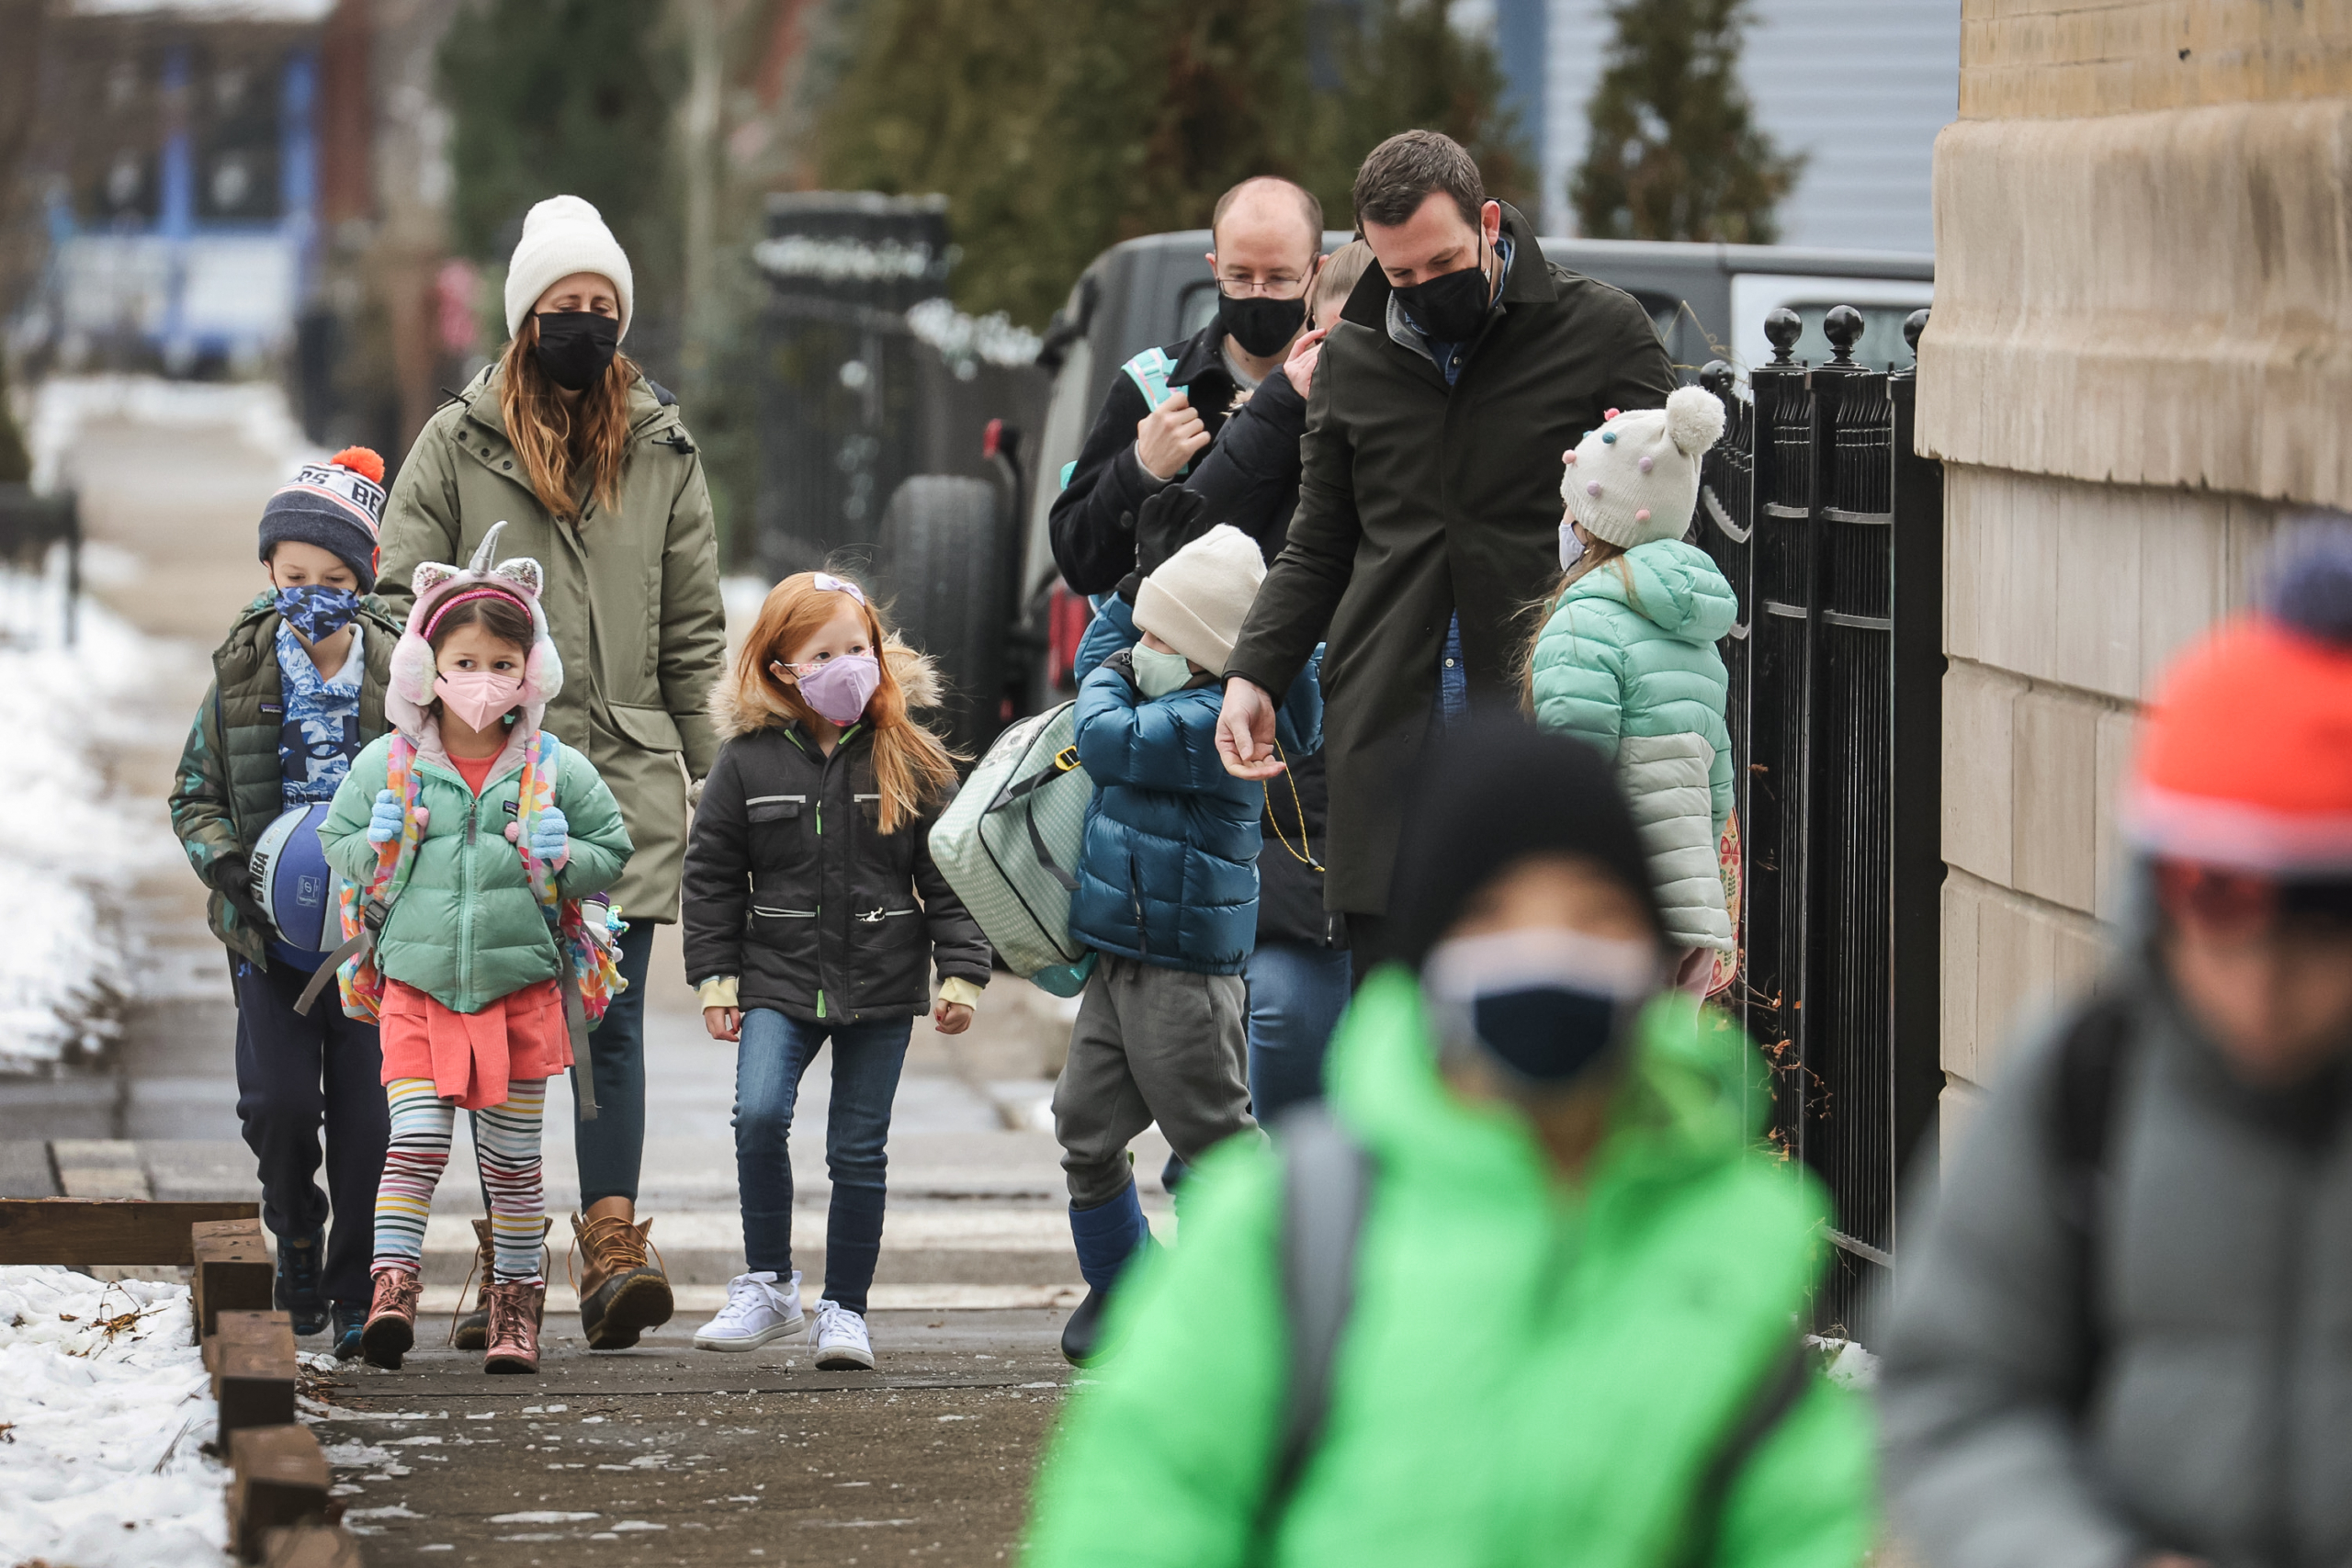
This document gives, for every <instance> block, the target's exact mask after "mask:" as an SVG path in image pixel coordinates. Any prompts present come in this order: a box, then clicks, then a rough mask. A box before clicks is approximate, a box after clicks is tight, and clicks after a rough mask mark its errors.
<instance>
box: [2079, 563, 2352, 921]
mask: <svg viewBox="0 0 2352 1568" xmlns="http://www.w3.org/2000/svg"><path fill="white" fill-rule="evenodd" d="M2258 604H2259V605H2260V607H2259V608H2258V609H2257V610H2256V612H2255V613H2253V614H2250V615H2241V616H2237V617H2235V618H2233V619H2232V620H2231V621H2229V622H2228V623H2226V624H2224V625H2223V626H2221V627H2219V628H2218V629H2216V630H2215V631H2213V632H2212V633H2211V634H2210V635H2209V636H2207V637H2204V638H2202V639H2201V640H2199V642H2197V643H2195V644H2193V645H2191V646H2190V648H2189V649H2188V651H2187V652H2185V653H2183V654H2182V655H2181V656H2180V658H2179V659H2177V660H2175V661H2174V663H2173V665H2172V667H2171V669H2170V670H2168V671H2166V672H2165V675H2164V677H2163V678H2162V680H2161V682H2159V684H2158V686H2157V688H2156V692H2155V696H2154V701H2153V702H2152V703H2151V705H2150V706H2149V709H2148V712H2147V714H2146V716H2145V719H2144V721H2143V725H2142V727H2141V731H2140V741H2139V748H2138V752H2137V755H2136V756H2135V757H2134V759H2133V761H2132V768H2131V778H2130V781H2129V782H2128V784H2126V786H2125V795H2124V802H2123V828H2124V831H2125V833H2126V834H2127V835H2128V836H2129V837H2130V838H2131V840H2132V842H2133V843H2134V844H2136V845H2137V846H2138V847H2139V848H2140V849H2141V850H2142V851H2143V852H2147V853H2149V854H2153V855H2156V856H2158V857H2161V858H2164V859H2167V860H2182V861H2191V862H2195V863H2199V864H2204V865H2214V866H2226V867H2230V868H2233V869H2236V870H2241V871H2247V872H2255V873H2259V874H2266V875H2270V876H2277V877H2280V878H2283V879H2289V880H2312V879H2324V880H2335V879H2337V878H2342V877H2352V525H2347V524H2346V523H2345V522H2342V521H2327V522H2321V523H2316V524H2313V525H2306V526H2304V527H2302V528H2301V529H2297V530H2292V531H2290V533H2289V535H2288V536H2286V538H2285V539H2284V540H2283V541H2282V543H2281V546H2280V547H2279V550H2278V554H2277V556H2276V558H2275V560H2274V565H2273V569H2272V571H2271V574H2270V581H2269V583H2268V585H2267V588H2266V590H2265V591H2264V592H2263V593H2262V594H2261V595H2260V597H2259V599H2258Z"/></svg>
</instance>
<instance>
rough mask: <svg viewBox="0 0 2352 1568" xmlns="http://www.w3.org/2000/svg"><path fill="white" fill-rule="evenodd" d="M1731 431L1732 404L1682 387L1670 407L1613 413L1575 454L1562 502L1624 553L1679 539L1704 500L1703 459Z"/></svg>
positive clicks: (1592, 532) (1597, 535)
mask: <svg viewBox="0 0 2352 1568" xmlns="http://www.w3.org/2000/svg"><path fill="white" fill-rule="evenodd" d="M1723 433H1724V405H1723V404H1722V403H1721V402H1720V401H1718V400H1716V397H1715V395H1714V393H1713V392H1710V391H1708V390H1706V389H1704V388H1701V387H1678V388H1676V389H1675V390H1674V391H1673V392H1671V393H1669V394H1668V397H1667V400H1666V407H1664V408H1662V409H1634V410H1633V411H1631V412H1626V413H1620V412H1617V411H1616V410H1615V409H1611V410H1610V411H1609V418H1608V422H1607V423H1604V424H1603V425H1601V427H1600V429H1599V430H1596V431H1592V432H1590V433H1589V434H1587V435H1586V436H1585V438H1584V439H1583V440H1582V441H1580V442H1578V443H1577V449H1576V450H1575V451H1573V452H1571V453H1569V454H1568V470H1567V472H1566V474H1565V475H1563V476H1562V477H1561V479H1560V499H1561V500H1563V501H1565V502H1567V503H1568V515H1569V516H1571V517H1573V518H1575V519H1576V520H1577V522H1579V523H1581V524H1583V525H1584V531H1585V532H1586V533H1588V534H1590V535H1591V536H1593V537H1594V538H1596V539H1606V540H1608V541H1609V542H1610V543H1611V544H1612V545H1616V546H1620V547H1623V548H1625V549H1629V550H1630V549H1632V548H1633V547H1634V546H1635V545H1645V544H1648V543H1649V542H1650V541H1651V540H1652V539H1679V538H1680V537H1682V536H1683V535H1684V533H1686V532H1687V531H1688V530H1689V529H1690V526H1691V508H1693V507H1694V506H1696V505H1698V503H1699V459H1700V457H1701V456H1702V455H1703V454H1704V453H1705V452H1706V450H1707V448H1708V447H1710V446H1713V445H1714V444H1715V438H1716V437H1717V436H1719V435H1721V434H1723Z"/></svg>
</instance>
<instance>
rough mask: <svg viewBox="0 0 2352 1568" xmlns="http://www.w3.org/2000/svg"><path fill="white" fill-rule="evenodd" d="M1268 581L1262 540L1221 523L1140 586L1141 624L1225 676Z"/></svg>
mask: <svg viewBox="0 0 2352 1568" xmlns="http://www.w3.org/2000/svg"><path fill="white" fill-rule="evenodd" d="M1263 581H1266V560H1265V558H1264V557H1263V556H1261V555H1260V554H1259V553H1258V547H1257V545H1256V544H1255V543H1253V542H1252V541H1251V539H1250V536H1249V535H1247V534H1245V533H1243V532H1242V531H1241V530H1240V529H1238V528H1236V527H1234V526H1233V525H1231V524H1229V523H1220V524H1218V525H1216V527H1214V528H1212V529H1210V530H1209V531H1208V532H1207V533H1205V534H1204V535H1202V536H1200V537H1199V538H1197V539H1194V540H1193V542H1192V543H1191V544H1189V545H1186V546H1185V547H1183V548H1182V549H1181V550H1178V551H1177V552H1176V553H1175V554H1174V555H1172V556H1170V557H1169V558H1167V559H1166V560H1165V561H1163V562H1161V563H1160V567H1159V570H1158V571H1155V572H1153V573H1152V574H1151V575H1150V576H1149V577H1147V578H1145V579H1144V580H1143V586H1142V587H1140V588H1138V589H1136V626H1138V627H1139V628H1141V629H1142V630H1144V631H1148V632H1149V633H1150V634H1151V635H1152V636H1154V637H1158V638H1159V640H1160V641H1162V642H1164V643H1166V644H1167V645H1168V646H1169V647H1170V648H1172V649H1175V650H1176V651H1177V652H1179V653H1181V654H1182V655H1183V656H1184V657H1185V658H1187V659H1189V660H1192V661H1193V663H1195V664H1197V665H1199V666H1200V667H1201V668H1202V669H1204V670H1205V671H1208V672H1209V673H1210V674H1212V675H1222V674H1224V673H1225V661H1226V660H1228V659H1230V658H1232V657H1233V641H1234V639H1235V638H1236V637H1239V636H1240V635H1241V623H1242V621H1243V620H1244V619H1246V618H1247V617H1248V615H1249V614H1250V604H1251V602H1252V601H1254V600H1255V599H1256V598H1257V597H1258V585H1259V584H1260V583H1261V582H1263Z"/></svg>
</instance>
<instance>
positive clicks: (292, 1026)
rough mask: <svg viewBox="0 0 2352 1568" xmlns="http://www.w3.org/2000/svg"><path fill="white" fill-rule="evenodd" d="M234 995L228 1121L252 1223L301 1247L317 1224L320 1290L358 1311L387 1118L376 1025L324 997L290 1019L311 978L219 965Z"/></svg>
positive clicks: (281, 969)
mask: <svg viewBox="0 0 2352 1568" xmlns="http://www.w3.org/2000/svg"><path fill="white" fill-rule="evenodd" d="M229 971H230V976H231V978H232V981H233V983H234V984H235V987H236V992H237V1119H238V1120H239V1121H240V1122H243V1123H244V1129H245V1145H246V1146H247V1147H249V1148H251V1149H252V1150H253V1151H254V1158H255V1160H257V1161H258V1162H259V1164H260V1167H261V1214H262V1223H263V1224H266V1225H267V1226H268V1227H269V1229H270V1234H272V1235H277V1236H281V1237H285V1236H292V1237H296V1238H300V1237H303V1236H308V1235H313V1234H315V1233H316V1232H317V1231H319V1230H320V1229H321V1228H322V1227H323V1226H324V1225H325V1224H326V1223H327V1215H328V1212H329V1195H332V1198H333V1212H334V1235H332V1236H331V1237H330V1238H329V1239H328V1242H327V1252H326V1264H325V1269H324V1273H323V1276H322V1288H323V1289H324V1290H325V1292H326V1294H327V1298H328V1299H329V1300H330V1301H336V1302H342V1303H345V1304H346V1305H358V1306H365V1305H366V1304H367V1303H368V1263H369V1262H370V1261H371V1260H372V1258H373V1256H374V1253H375V1241H376V1182H377V1179H378V1178H379V1177H381V1176H382V1175H383V1173H384V1145H385V1142H386V1140H387V1138H388V1137H389V1136H390V1114H389V1113H388V1111H386V1108H385V1102H384V1082H383V1076H384V1072H383V1070H384V1059H383V1053H382V1051H381V1050H380V1048H379V1045H378V1043H377V1037H376V1026H375V1025H374V1024H372V1023H362V1022H360V1021H358V1020H357V1019H355V1018H347V1017H345V1015H344V1010H343V1008H342V1007H341V1006H340V1005H339V1004H338V1003H337V1002H336V1000H335V993H334V987H328V988H327V990H326V991H325V992H324V993H323V994H322V995H321V996H320V998H319V1000H318V1005H317V1006H315V1007H313V1008H312V1009H311V1016H310V1017H308V1018H304V1017H302V1016H301V1015H300V1014H299V1013H297V1012H296V1011H295V1010H294V1002H295V999H296V998H299V997H300V996H301V994H302V987H303V986H305V985H306V984H308V983H309V981H310V978H311V977H310V976H308V975H306V974H303V973H302V972H301V971H300V970H299V969H295V968H293V967H291V966H290V965H288V964H282V963H278V962H277V961H275V960H273V961H271V962H270V963H268V964H254V963H253V962H252V961H250V960H248V959H244V958H232V959H231V960H230V961H229ZM322 1122H323V1123H324V1124H325V1127H326V1167H327V1192H326V1193H322V1192H321V1191H320V1190H319V1184H318V1180H317V1177H318V1173H319V1128H320V1125H321V1123H322Z"/></svg>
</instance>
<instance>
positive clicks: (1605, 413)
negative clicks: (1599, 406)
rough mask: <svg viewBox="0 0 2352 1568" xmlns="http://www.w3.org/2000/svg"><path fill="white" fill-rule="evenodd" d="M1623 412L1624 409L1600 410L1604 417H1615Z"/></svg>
mask: <svg viewBox="0 0 2352 1568" xmlns="http://www.w3.org/2000/svg"><path fill="white" fill-rule="evenodd" d="M1622 412H1623V410H1622V409H1603V410H1601V411H1600V417H1601V418H1603V419H1615V418H1616V417H1617V416H1618V414H1620V413H1622Z"/></svg>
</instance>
